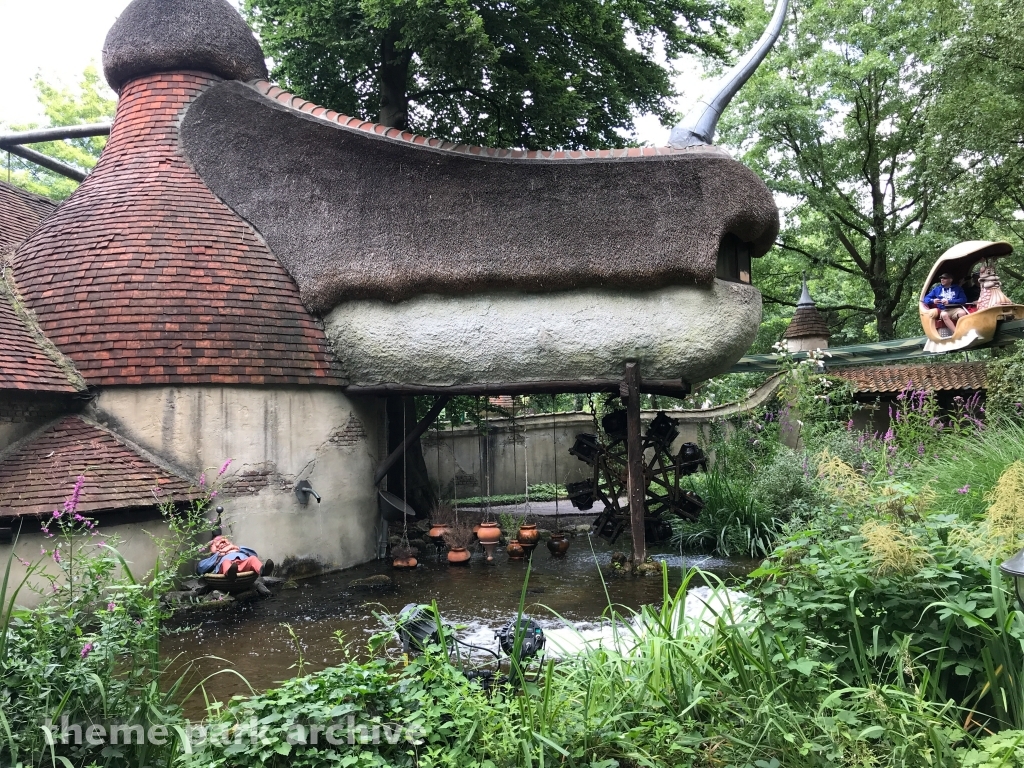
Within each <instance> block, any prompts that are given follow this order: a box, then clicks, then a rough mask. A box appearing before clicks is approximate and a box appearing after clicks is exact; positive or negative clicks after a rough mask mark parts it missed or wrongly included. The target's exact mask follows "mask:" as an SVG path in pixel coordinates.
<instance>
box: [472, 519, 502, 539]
mask: <svg viewBox="0 0 1024 768" xmlns="http://www.w3.org/2000/svg"><path fill="white" fill-rule="evenodd" d="M476 537H477V538H478V539H480V543H481V544H497V543H498V539H500V538H501V528H499V527H498V524H497V523H480V528H479V529H478V530H477V532H476Z"/></svg>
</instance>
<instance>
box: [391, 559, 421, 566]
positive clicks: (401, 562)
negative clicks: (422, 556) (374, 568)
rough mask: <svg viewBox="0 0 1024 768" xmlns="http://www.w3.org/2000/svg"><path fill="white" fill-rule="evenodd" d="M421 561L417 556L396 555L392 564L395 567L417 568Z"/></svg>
mask: <svg viewBox="0 0 1024 768" xmlns="http://www.w3.org/2000/svg"><path fill="white" fill-rule="evenodd" d="M418 563H419V561H418V560H417V559H416V558H415V557H396V558H395V559H394V561H392V563H391V565H392V567H394V568H399V569H405V568H415V567H416V566H417V564H418Z"/></svg>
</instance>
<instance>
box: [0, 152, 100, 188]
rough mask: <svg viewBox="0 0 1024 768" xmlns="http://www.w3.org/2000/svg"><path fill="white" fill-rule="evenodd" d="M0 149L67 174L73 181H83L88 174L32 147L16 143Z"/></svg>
mask: <svg viewBox="0 0 1024 768" xmlns="http://www.w3.org/2000/svg"><path fill="white" fill-rule="evenodd" d="M0 149H3V150H6V151H8V152H10V153H11V154H12V155H17V156H18V157H20V158H21V159H23V160H28V161H29V162H30V163H35V164H36V165H41V166H42V167H43V168H46V169H47V170H49V171H53V172H54V173H59V174H60V175H61V176H67V177H68V178H69V179H74V180H75V181H85V177H86V176H87V175H88V174H87V173H85V171H81V170H79V169H78V168H75V167H73V166H70V165H68V164H67V163H62V162H61V161H60V160H54V159H53V158H52V157H49V156H48V155H44V154H42V153H41V152H36V151H35V150H34V149H27V148H25V147H21V146H18V145H17V144H15V145H12V146H4V147H0Z"/></svg>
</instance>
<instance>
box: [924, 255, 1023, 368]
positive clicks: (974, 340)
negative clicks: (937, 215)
mask: <svg viewBox="0 0 1024 768" xmlns="http://www.w3.org/2000/svg"><path fill="white" fill-rule="evenodd" d="M1010 253H1013V246H1011V245H1010V244H1009V243H1004V242H991V241H988V240H969V241H967V242H963V243H958V244H957V245H954V246H953V247H952V248H950V249H949V250H947V251H946V252H945V253H943V254H942V255H941V256H940V257H939V258H938V260H937V261H936V262H935V264H934V265H933V266H932V269H931V272H929V273H928V279H927V280H925V282H924V286H923V287H922V288H921V295H920V297H919V298H918V304H917V307H918V313H919V315H920V318H921V328H922V329H923V330H924V334H925V336H927V337H928V341H926V342H925V345H924V349H925V351H926V352H955V351H957V350H961V349H971V348H973V347H980V346H983V345H985V344H988V343H989V342H990V341H992V337H993V336H995V332H996V328H997V326H998V325H999V323H1001V322H1004V321H1006V320H1024V306H1022V305H1020V304H1014V303H1012V302H1010V300H1009V299H1007V298H1006V297H1005V295H1004V294H1003V293H1002V291H1001V290H1000V287H999V281H998V278H997V277H996V276H995V272H994V270H993V271H992V272H991V273H990V277H989V278H988V283H989V284H988V285H987V286H985V287H983V289H982V295H981V296H980V297H979V299H978V301H977V302H976V303H974V304H968V307H969V308H970V307H974V306H976V307H977V311H973V312H971V313H970V314H968V315H966V316H964V317H961V318H960V319H959V320H958V321H957V323H956V329H955V330H954V331H953V333H952V335H949V336H943V335H942V333H941V331H942V329H944V328H945V325H944V324H943V323H942V321H941V320H939V319H938V318H937V317H936V318H932V317H930V316H929V314H928V310H926V309H924V308H923V307H922V306H921V301H923V300H924V297H925V296H926V295H927V294H928V291H929V290H931V287H932V286H933V285H935V283H937V282H938V281H939V275H941V274H943V273H944V272H948V273H949V274H951V275H952V276H953V281H954V282H955V283H957V284H958V285H959V284H961V283H962V282H963V281H964V280H965V279H966V278H967V277H968V276H969V275H970V274H971V271H972V270H973V269H974V266H975V265H976V264H977V263H978V262H982V261H984V262H987V263H988V264H989V265H991V262H992V261H994V260H995V259H998V258H1001V257H1003V256H1006V255H1008V254H1010Z"/></svg>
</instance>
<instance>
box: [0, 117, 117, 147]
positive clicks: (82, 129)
mask: <svg viewBox="0 0 1024 768" xmlns="http://www.w3.org/2000/svg"><path fill="white" fill-rule="evenodd" d="M109 135H110V123H89V124H88V125H59V126H57V127H56V128H36V129H33V130H31V131H18V132H17V133H0V149H7V148H8V147H12V146H17V145H20V144H39V143H41V142H44V141H60V140H62V139H84V138H87V137H89V136H109Z"/></svg>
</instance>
